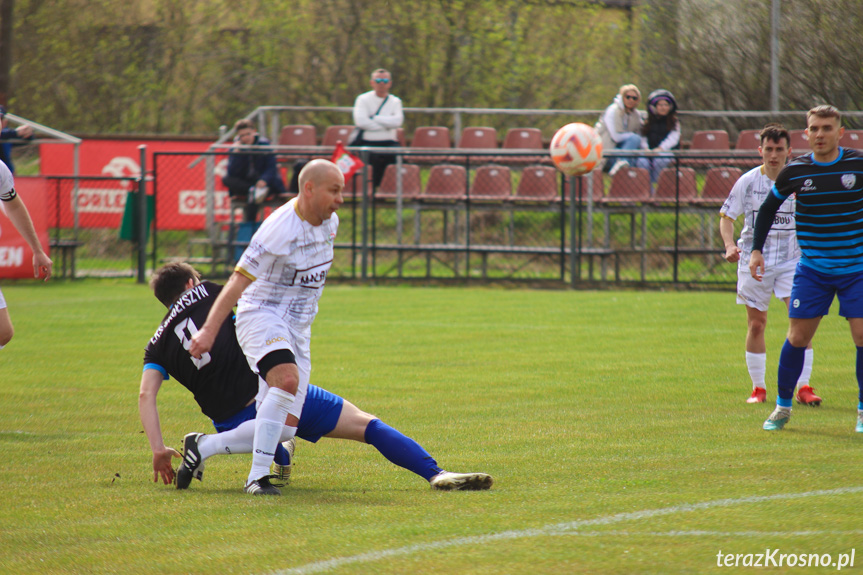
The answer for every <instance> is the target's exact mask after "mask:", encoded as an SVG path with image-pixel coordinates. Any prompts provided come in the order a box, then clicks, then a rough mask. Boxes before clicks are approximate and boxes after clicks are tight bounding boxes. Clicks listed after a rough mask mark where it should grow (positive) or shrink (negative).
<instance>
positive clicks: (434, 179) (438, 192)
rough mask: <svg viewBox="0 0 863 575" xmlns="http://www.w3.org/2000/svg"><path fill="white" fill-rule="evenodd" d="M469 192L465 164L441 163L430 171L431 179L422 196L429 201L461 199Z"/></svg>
mask: <svg viewBox="0 0 863 575" xmlns="http://www.w3.org/2000/svg"><path fill="white" fill-rule="evenodd" d="M466 193H467V185H466V170H465V169H464V166H455V165H450V164H440V165H437V166H433V167H432V169H431V170H430V171H429V179H428V182H426V187H425V190H424V191H423V193H422V195H421V196H420V198H421V199H423V200H427V201H447V202H452V201H459V200H464V199H465V194H466Z"/></svg>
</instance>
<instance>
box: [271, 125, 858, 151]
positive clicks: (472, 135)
mask: <svg viewBox="0 0 863 575" xmlns="http://www.w3.org/2000/svg"><path fill="white" fill-rule="evenodd" d="M351 130H353V126H347V125H342V126H330V127H328V128H327V129H326V131H325V132H324V136H323V138H322V140H321V143H320V145H321V146H335V145H336V142H338V141H339V140H341V141H342V142H346V141H347V139H348V136H349V135H350V133H351ZM398 132H399V133H398V138H399V141H400V142H401V144H402V146H403V147H407V144H406V141H405V135H404V129H403V128H399V130H398ZM760 132H761V130H742V131H741V132H740V133H739V134H738V136H737V142H736V144H735V146H734V149H735V150H755V149H757V148H758V146H759V145H760V143H761V142H760V139H759V133H760ZM789 135H790V136H791V148H792V149H793V150H796V151H797V152H799V153H801V154H802V153H806V152H807V151H808V150H809V142H808V141H807V138H806V134H805V132H804V130H790V131H789ZM317 140H318V135H317V131H316V129H315V127H314V126H312V125H295V126H285V127H284V128H282V132H281V135H280V137H279V144H280V145H282V146H316V145H318V144H317ZM839 145H840V146H844V147H846V148H857V149H863V130H845V135H844V136H843V137H842V140H841V141H840V142H839ZM411 147H412V148H451V147H452V141H451V138H450V130H449V128H447V127H445V126H422V127H419V128H417V129H416V130H415V131H414V137H413V139H412V140H411ZM457 148H463V149H496V148H498V139H497V130H495V129H494V128H483V127H478V128H464V129H463V130H462V133H461V138H460V139H459V143H458V146H457ZM501 148H502V149H529V150H543V149H545V145H544V144H543V140H542V132H540V130H539V129H537V128H510V129H509V130H507V132H506V135H505V136H504V139H503V144H502V145H501ZM689 149H690V150H718V151H728V150H730V149H731V146H730V140H729V137H728V132H726V131H725V130H699V131H696V132H695V133H693V135H692V143H691V145H690V146H689Z"/></svg>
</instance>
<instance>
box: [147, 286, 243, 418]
mask: <svg viewBox="0 0 863 575" xmlns="http://www.w3.org/2000/svg"><path fill="white" fill-rule="evenodd" d="M220 291H222V286H220V285H218V284H214V283H212V282H203V283H200V284H198V285H196V286H195V287H193V288H192V289H190V290H188V291H186V292H185V293H183V295H182V296H180V299H178V300H177V302H176V303H175V304H174V305H173V306H171V309H170V310H168V314H167V315H166V316H165V319H163V320H162V324H161V325H160V326H159V329H157V330H156V333H155V334H154V335H153V338H152V339H151V340H150V343H149V344H148V345H147V349H146V351H145V352H144V365H145V368H153V369H158V370H159V371H161V372H162V374H163V376H165V378H166V379H167V376H168V375H170V376H171V377H173V378H174V379H176V380H177V381H178V382H180V383H181V384H182V385H183V386H185V387H186V388H188V390H189V391H191V392H192V395H194V396H195V401H196V402H198V405H200V406H201V411H202V412H203V413H204V414H205V415H206V416H207V417H209V418H210V419H212V420H213V421H216V422H219V421H223V420H225V419H228V418H229V417H231V416H232V415H234V414H235V413H237V412H238V411H240V410H242V409H243V408H244V407H245V406H246V404H247V403H249V401H251V400H252V399H253V398H254V397H255V395H256V394H257V393H258V376H257V375H256V374H255V373H254V372H252V370H251V369H250V368H249V364H248V362H247V361H246V357H245V355H243V351H242V349H241V348H240V344H239V343H238V342H237V335H236V332H235V330H234V325H233V320H232V319H227V320H225V323H223V324H222V327H221V329H220V330H219V334H218V335H217V336H216V341H215V342H214V343H213V349H211V350H210V351H209V352H208V353H205V354H204V355H203V356H202V357H201V359H196V358H194V357H192V356H191V355H190V354H189V352H188V351H187V350H188V349H189V346H190V345H191V343H192V342H191V339H192V336H193V335H194V334H195V333H196V332H197V331H198V328H199V327H200V326H202V325H204V322H205V321H206V320H207V314H209V313H210V308H211V307H212V306H213V303H214V302H215V301H216V296H218V295H219V292H220Z"/></svg>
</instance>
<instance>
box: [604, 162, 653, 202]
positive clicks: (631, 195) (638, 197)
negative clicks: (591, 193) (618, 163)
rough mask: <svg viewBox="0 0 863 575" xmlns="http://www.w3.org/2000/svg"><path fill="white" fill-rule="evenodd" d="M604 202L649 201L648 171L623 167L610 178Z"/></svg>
mask: <svg viewBox="0 0 863 575" xmlns="http://www.w3.org/2000/svg"><path fill="white" fill-rule="evenodd" d="M600 201H601V202H602V203H604V204H637V203H641V202H649V201H650V173H649V172H648V171H647V170H645V169H644V168H633V167H629V168H623V169H620V170H618V171H617V173H616V174H614V177H613V178H611V187H610V188H609V190H608V195H607V196H605V197H604V198H601V199H600Z"/></svg>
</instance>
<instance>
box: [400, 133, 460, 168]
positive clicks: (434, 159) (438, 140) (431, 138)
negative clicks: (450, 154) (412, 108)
mask: <svg viewBox="0 0 863 575" xmlns="http://www.w3.org/2000/svg"><path fill="white" fill-rule="evenodd" d="M410 147H411V149H412V150H416V149H422V148H452V141H450V137H449V128H447V127H445V126H422V127H419V128H417V129H416V130H414V137H413V140H411V145H410ZM407 159H408V160H409V161H411V162H419V163H439V162H444V161H446V156H443V155H436V156H407Z"/></svg>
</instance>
